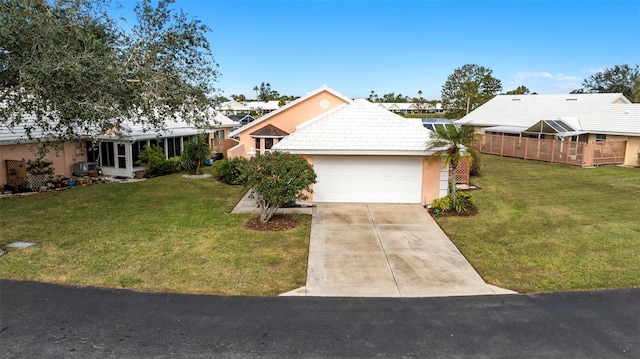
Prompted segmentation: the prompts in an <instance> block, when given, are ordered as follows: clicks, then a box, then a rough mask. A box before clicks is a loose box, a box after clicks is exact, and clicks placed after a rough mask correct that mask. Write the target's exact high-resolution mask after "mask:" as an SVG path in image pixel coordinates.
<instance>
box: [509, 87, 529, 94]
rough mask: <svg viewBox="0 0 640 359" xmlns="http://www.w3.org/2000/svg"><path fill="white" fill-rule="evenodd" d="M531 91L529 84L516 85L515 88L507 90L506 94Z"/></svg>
mask: <svg viewBox="0 0 640 359" xmlns="http://www.w3.org/2000/svg"><path fill="white" fill-rule="evenodd" d="M529 93H530V91H529V88H527V86H524V85H521V86H518V87H516V89H515V90H511V91H507V93H506V94H505V95H528V94H529Z"/></svg>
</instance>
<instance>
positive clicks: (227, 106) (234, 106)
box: [220, 100, 251, 112]
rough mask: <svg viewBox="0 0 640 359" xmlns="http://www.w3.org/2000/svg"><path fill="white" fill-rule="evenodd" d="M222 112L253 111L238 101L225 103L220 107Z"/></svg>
mask: <svg viewBox="0 0 640 359" xmlns="http://www.w3.org/2000/svg"><path fill="white" fill-rule="evenodd" d="M220 111H247V112H248V111H251V109H250V108H249V107H248V106H246V105H245V104H243V103H241V102H238V101H236V100H231V101H227V102H223V103H222V104H221V105H220Z"/></svg>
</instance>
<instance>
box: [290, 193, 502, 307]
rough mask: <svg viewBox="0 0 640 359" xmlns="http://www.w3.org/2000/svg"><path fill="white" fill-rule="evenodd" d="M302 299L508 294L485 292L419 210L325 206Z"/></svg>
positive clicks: (316, 222)
mask: <svg viewBox="0 0 640 359" xmlns="http://www.w3.org/2000/svg"><path fill="white" fill-rule="evenodd" d="M305 292H306V293H305V294H306V295H309V296H337V297H345V296H346V297H354V296H357V297H430V296H454V295H486V294H498V293H507V292H510V291H504V290H500V288H495V287H491V286H489V285H487V284H486V283H485V282H484V281H483V280H482V278H481V277H480V276H479V275H478V273H477V272H476V271H475V270H474V269H473V267H472V266H471V265H470V264H469V262H467V260H466V259H465V258H464V256H463V255H462V254H461V253H460V252H459V251H458V249H457V248H456V247H455V246H454V245H453V243H451V241H450V240H449V238H447V236H446V235H445V234H444V232H442V230H441V229H440V227H439V226H438V225H437V224H436V223H435V221H434V220H433V218H431V216H430V215H429V214H428V213H427V211H426V210H425V209H424V208H422V207H421V206H420V205H417V204H415V205H410V204H342V203H340V204H338V203H336V204H330V203H320V204H318V205H317V208H316V211H314V214H313V219H312V225H311V242H310V248H309V266H308V270H307V285H306V291H305ZM510 293H513V292H510ZM300 294H301V293H300Z"/></svg>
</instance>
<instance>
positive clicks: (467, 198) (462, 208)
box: [431, 191, 476, 213]
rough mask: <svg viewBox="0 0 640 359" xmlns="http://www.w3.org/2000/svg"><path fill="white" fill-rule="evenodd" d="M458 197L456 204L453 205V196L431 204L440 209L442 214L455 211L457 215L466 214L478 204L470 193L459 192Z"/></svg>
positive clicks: (435, 200)
mask: <svg viewBox="0 0 640 359" xmlns="http://www.w3.org/2000/svg"><path fill="white" fill-rule="evenodd" d="M456 197H457V198H456V203H453V196H452V195H451V194H448V195H447V196H445V197H442V198H438V199H434V200H433V202H432V203H431V207H432V208H434V209H439V210H440V211H441V212H446V211H450V210H453V211H454V212H457V213H466V212H468V211H469V210H471V209H472V208H473V207H474V206H475V204H476V202H475V200H474V199H473V195H472V194H471V193H469V192H464V191H461V192H458V193H457V196H456Z"/></svg>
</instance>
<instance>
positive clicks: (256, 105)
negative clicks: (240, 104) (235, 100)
mask: <svg viewBox="0 0 640 359" xmlns="http://www.w3.org/2000/svg"><path fill="white" fill-rule="evenodd" d="M279 103H280V101H278V100H271V101H248V102H246V103H245V104H246V106H247V107H249V108H250V109H251V110H252V111H254V112H255V113H257V114H259V115H264V114H267V113H270V112H273V111H275V110H277V109H279V108H280V105H279Z"/></svg>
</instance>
